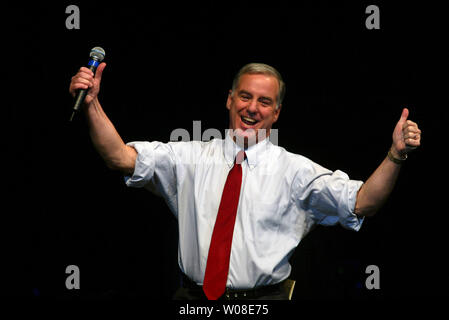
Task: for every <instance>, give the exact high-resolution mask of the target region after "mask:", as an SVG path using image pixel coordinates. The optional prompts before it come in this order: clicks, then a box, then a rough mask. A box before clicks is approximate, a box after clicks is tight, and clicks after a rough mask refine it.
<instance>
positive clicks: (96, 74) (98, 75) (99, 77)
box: [95, 62, 106, 81]
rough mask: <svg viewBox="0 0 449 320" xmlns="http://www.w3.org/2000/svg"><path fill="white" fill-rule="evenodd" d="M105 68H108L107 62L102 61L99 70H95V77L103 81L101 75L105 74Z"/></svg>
mask: <svg viewBox="0 0 449 320" xmlns="http://www.w3.org/2000/svg"><path fill="white" fill-rule="evenodd" d="M104 68H106V62H102V63H100V65H99V66H98V68H97V72H95V79H98V80H100V81H101V76H102V75H103V70H104Z"/></svg>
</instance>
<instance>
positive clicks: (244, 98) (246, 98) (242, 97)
mask: <svg viewBox="0 0 449 320" xmlns="http://www.w3.org/2000/svg"><path fill="white" fill-rule="evenodd" d="M240 98H241V99H242V100H244V101H247V100H249V99H250V97H249V96H240Z"/></svg>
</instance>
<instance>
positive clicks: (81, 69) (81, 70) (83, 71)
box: [78, 67, 94, 77]
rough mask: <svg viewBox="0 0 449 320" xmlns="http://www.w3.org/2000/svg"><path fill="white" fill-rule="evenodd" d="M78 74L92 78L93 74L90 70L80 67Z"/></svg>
mask: <svg viewBox="0 0 449 320" xmlns="http://www.w3.org/2000/svg"><path fill="white" fill-rule="evenodd" d="M78 73H87V74H89V75H90V76H92V77H93V76H94V73H93V72H92V70H90V69H88V68H86V67H81V68H80V70H79V72H78Z"/></svg>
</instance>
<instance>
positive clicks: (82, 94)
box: [69, 63, 97, 121]
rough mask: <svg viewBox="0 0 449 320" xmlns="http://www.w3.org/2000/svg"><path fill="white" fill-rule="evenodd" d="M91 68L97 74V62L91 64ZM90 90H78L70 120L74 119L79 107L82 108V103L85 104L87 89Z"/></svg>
mask: <svg viewBox="0 0 449 320" xmlns="http://www.w3.org/2000/svg"><path fill="white" fill-rule="evenodd" d="M89 70H90V71H92V72H93V73H94V75H95V71H96V70H97V66H96V63H93V64H91V65H90V66H89ZM88 90H89V89H79V90H78V93H77V95H76V100H75V105H74V107H73V112H72V116H71V117H70V120H69V121H72V119H73V117H74V115H75V113H76V112H78V111H79V109H80V108H81V106H82V104H83V102H84V99H85V98H86V95H87V91H88Z"/></svg>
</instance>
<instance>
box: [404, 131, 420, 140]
mask: <svg viewBox="0 0 449 320" xmlns="http://www.w3.org/2000/svg"><path fill="white" fill-rule="evenodd" d="M420 138H421V133H418V132H408V133H406V134H404V140H407V139H420Z"/></svg>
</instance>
